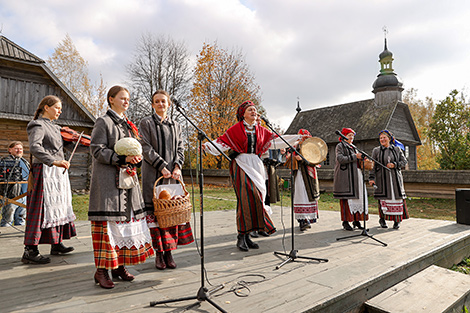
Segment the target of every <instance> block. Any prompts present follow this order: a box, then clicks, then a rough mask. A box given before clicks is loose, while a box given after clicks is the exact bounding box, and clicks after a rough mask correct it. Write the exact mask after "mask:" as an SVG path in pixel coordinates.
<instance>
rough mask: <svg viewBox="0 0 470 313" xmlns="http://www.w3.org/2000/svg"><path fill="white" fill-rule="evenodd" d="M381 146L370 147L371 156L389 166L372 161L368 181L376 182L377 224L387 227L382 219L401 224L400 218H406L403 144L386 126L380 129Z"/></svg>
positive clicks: (405, 162) (407, 216) (397, 225)
mask: <svg viewBox="0 0 470 313" xmlns="http://www.w3.org/2000/svg"><path fill="white" fill-rule="evenodd" d="M379 141H380V146H379V147H375V148H374V150H372V158H373V159H375V160H377V161H378V162H380V163H382V164H384V165H386V166H387V168H389V169H390V170H386V169H385V168H383V167H382V166H380V165H378V164H375V165H374V168H373V169H372V171H370V173H369V184H370V185H371V186H374V185H376V186H377V188H376V189H375V192H374V198H375V199H378V201H379V216H380V219H379V224H380V226H381V227H382V228H387V224H386V223H385V220H388V221H394V223H393V228H394V229H398V228H400V223H401V221H402V220H403V219H407V218H409V215H408V209H407V208H406V202H405V198H406V195H405V188H404V185H403V176H402V173H401V169H402V168H405V166H406V164H407V163H408V161H407V160H406V158H405V156H404V154H403V151H402V149H404V146H403V144H402V143H401V142H399V141H398V140H396V139H395V138H394V137H393V135H392V133H391V132H389V131H388V130H382V131H381V132H380V133H379Z"/></svg>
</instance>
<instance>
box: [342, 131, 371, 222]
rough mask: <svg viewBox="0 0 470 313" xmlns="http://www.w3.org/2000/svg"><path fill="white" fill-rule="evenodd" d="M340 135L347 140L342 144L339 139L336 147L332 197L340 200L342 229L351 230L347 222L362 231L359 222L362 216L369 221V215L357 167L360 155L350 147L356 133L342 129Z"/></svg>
mask: <svg viewBox="0 0 470 313" xmlns="http://www.w3.org/2000/svg"><path fill="white" fill-rule="evenodd" d="M341 133H342V134H343V135H344V136H346V137H347V138H348V140H347V142H344V141H343V140H342V138H341V137H340V138H339V140H340V142H339V143H338V144H337V145H336V163H335V174H334V189H333V196H334V197H335V198H336V199H340V200H339V205H340V209H341V220H342V221H343V228H344V229H345V230H353V228H352V227H351V225H349V222H352V223H353V226H354V227H357V228H359V229H363V227H362V226H361V222H360V221H362V220H364V214H365V218H366V220H367V219H369V215H368V201H367V189H365V184H364V180H363V176H362V175H363V173H362V170H361V169H360V167H358V163H359V162H360V161H361V160H362V154H361V153H359V152H358V151H356V149H355V148H353V147H352V146H351V145H350V144H352V142H353V140H354V136H355V135H356V132H355V131H354V130H352V129H351V128H343V129H342V130H341ZM364 198H365V208H364Z"/></svg>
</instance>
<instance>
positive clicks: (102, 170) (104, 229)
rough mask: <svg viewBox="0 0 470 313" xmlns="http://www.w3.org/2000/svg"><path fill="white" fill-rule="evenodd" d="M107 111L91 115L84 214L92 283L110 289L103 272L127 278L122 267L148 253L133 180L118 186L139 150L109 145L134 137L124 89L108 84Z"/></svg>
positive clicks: (142, 213) (132, 168)
mask: <svg viewBox="0 0 470 313" xmlns="http://www.w3.org/2000/svg"><path fill="white" fill-rule="evenodd" d="M107 100H108V104H109V107H110V108H109V110H108V111H107V112H106V114H105V115H103V116H101V117H99V118H98V119H97V120H96V123H95V127H94V128H93V132H92V134H91V145H90V150H91V154H92V156H93V170H92V176H91V185H90V202H89V211H88V219H89V220H90V221H91V235H92V240H93V252H94V257H95V266H96V272H95V276H94V279H95V282H96V283H98V284H99V285H100V286H101V287H102V288H107V289H110V288H113V287H114V283H113V281H112V280H111V278H110V277H109V272H108V270H111V274H112V276H113V278H121V279H122V280H124V281H132V280H133V279H134V276H133V275H132V274H130V273H129V272H128V270H127V268H126V267H125V266H127V265H134V264H139V263H143V262H145V260H146V259H147V258H148V257H150V256H152V255H153V254H154V251H153V249H152V245H151V237H150V232H149V229H148V227H147V222H146V219H145V216H146V213H145V211H144V202H143V199H142V194H141V190H140V186H139V183H138V181H137V182H136V183H135V184H133V185H127V186H123V185H124V184H123V181H122V178H123V176H122V174H125V173H122V172H123V171H125V172H126V173H128V174H129V175H136V166H140V164H141V161H142V156H141V155H118V154H117V153H116V152H115V150H114V146H115V144H116V142H117V141H118V140H119V139H122V138H126V137H133V138H139V137H138V136H139V134H138V131H137V128H136V127H135V125H134V124H133V123H132V122H131V121H129V120H128V119H127V117H126V116H125V114H124V112H125V111H126V110H127V109H128V108H129V92H128V91H127V89H125V88H124V87H121V86H114V87H112V88H111V89H110V90H109V92H108V95H107Z"/></svg>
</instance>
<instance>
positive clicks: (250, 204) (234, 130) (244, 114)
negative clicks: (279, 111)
mask: <svg viewBox="0 0 470 313" xmlns="http://www.w3.org/2000/svg"><path fill="white" fill-rule="evenodd" d="M237 120H238V123H236V124H235V125H234V126H232V127H230V128H229V129H228V130H227V131H226V132H225V134H223V135H222V136H220V137H219V138H217V139H216V140H214V141H212V144H214V145H216V146H217V147H219V149H221V151H227V150H229V149H232V150H233V151H234V152H233V153H232V154H231V155H230V156H231V158H232V161H231V163H230V176H231V178H232V183H233V188H234V189H235V194H236V196H237V216H236V221H237V230H238V235H237V247H238V248H239V249H240V250H241V251H248V250H249V249H258V248H259V245H258V244H257V243H254V242H253V241H252V240H251V238H250V235H249V234H250V232H252V231H265V232H266V233H268V234H272V233H274V232H275V231H276V228H275V227H274V223H273V221H272V220H271V217H270V215H271V213H272V211H271V208H270V207H269V206H268V205H265V203H264V202H265V197H266V170H265V168H264V165H263V162H262V161H261V158H260V156H261V155H262V154H263V153H265V152H266V151H267V150H268V149H269V147H270V146H271V145H273V146H276V147H277V148H280V149H282V148H286V146H287V145H286V144H285V143H284V142H283V141H282V140H280V139H279V138H276V139H274V134H273V133H272V132H271V131H269V130H268V129H266V128H264V127H262V126H261V125H259V123H258V122H257V121H258V113H257V109H256V106H255V104H254V103H253V102H251V101H246V102H244V103H242V104H241V105H240V106H239V107H238V110H237ZM284 138H285V139H286V141H288V142H289V143H290V144H291V145H292V144H294V143H295V142H296V141H298V140H299V139H300V138H301V136H300V135H288V136H284ZM212 144H210V143H205V144H204V145H203V148H204V150H205V151H208V152H210V153H211V154H213V155H218V154H219V152H218V151H217V149H215V148H214V147H213V146H212Z"/></svg>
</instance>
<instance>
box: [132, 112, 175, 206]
mask: <svg viewBox="0 0 470 313" xmlns="http://www.w3.org/2000/svg"><path fill="white" fill-rule="evenodd" d="M139 133H140V135H141V136H142V156H143V159H144V160H143V163H142V189H143V195H144V202H145V210H146V211H147V212H148V213H153V201H152V199H153V186H154V184H155V181H156V180H157V179H158V178H160V177H161V176H162V173H161V171H162V169H164V168H166V169H167V170H169V171H170V172H173V170H174V169H175V165H176V164H178V165H179V167H180V169H183V163H184V145H183V138H182V136H181V126H180V124H179V123H177V122H176V121H173V120H171V119H169V118H167V119H165V120H164V121H163V122H162V121H161V119H160V117H159V116H158V115H156V114H155V113H154V114H153V115H152V116H148V117H146V118H144V119H142V121H141V122H140V127H139ZM168 183H171V184H177V183H178V182H176V181H175V180H174V179H171V178H170V179H161V180H160V182H159V183H158V184H159V185H160V184H168Z"/></svg>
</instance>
